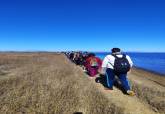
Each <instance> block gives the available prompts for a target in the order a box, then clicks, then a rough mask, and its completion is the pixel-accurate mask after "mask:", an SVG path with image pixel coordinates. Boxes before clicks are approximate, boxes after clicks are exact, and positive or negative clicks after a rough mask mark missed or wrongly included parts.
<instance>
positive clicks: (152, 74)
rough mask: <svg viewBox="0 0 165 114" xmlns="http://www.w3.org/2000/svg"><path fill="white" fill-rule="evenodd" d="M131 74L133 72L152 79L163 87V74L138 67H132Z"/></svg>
mask: <svg viewBox="0 0 165 114" xmlns="http://www.w3.org/2000/svg"><path fill="white" fill-rule="evenodd" d="M131 74H135V75H138V76H139V77H144V78H146V79H149V80H152V81H154V82H155V83H157V84H160V85H162V86H164V87H165V77H164V76H165V75H162V74H159V73H156V72H152V71H149V70H146V69H143V68H138V67H133V68H132V71H131Z"/></svg>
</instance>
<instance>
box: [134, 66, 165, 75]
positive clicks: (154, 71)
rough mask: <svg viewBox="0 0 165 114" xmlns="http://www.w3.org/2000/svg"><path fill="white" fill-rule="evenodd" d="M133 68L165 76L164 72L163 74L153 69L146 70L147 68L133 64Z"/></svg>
mask: <svg viewBox="0 0 165 114" xmlns="http://www.w3.org/2000/svg"><path fill="white" fill-rule="evenodd" d="M133 68H134V69H139V70H143V71H146V72H149V73H152V74H155V75H159V76H161V77H162V76H165V74H163V73H159V72H155V71H152V70H148V69H145V68H141V67H137V66H134V67H133Z"/></svg>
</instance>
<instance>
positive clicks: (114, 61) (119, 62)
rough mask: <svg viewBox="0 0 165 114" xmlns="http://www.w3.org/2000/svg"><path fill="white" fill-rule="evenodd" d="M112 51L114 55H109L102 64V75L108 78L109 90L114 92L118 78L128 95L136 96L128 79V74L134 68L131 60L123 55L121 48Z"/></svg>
mask: <svg viewBox="0 0 165 114" xmlns="http://www.w3.org/2000/svg"><path fill="white" fill-rule="evenodd" d="M111 51H112V53H111V54H109V55H107V56H106V57H105V58H104V60H103V63H102V73H104V74H105V76H106V80H107V86H108V89H109V90H113V85H114V81H115V76H117V77H118V78H119V80H120V82H121V85H122V87H123V89H124V91H125V92H126V93H127V94H128V95H131V96H134V95H135V93H134V92H133V91H132V90H131V88H130V84H129V81H128V78H127V73H128V72H129V71H130V69H131V68H132V66H133V62H132V60H131V58H130V57H129V56H128V55H126V54H123V53H122V52H121V50H120V48H113V49H112V50H111Z"/></svg>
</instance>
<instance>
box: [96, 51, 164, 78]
mask: <svg viewBox="0 0 165 114" xmlns="http://www.w3.org/2000/svg"><path fill="white" fill-rule="evenodd" d="M107 54H109V53H105V52H104V53H96V56H98V57H100V58H101V59H103V58H104V57H105V56H106V55H107ZM127 54H128V55H129V56H130V57H131V58H132V61H133V62H134V66H136V67H139V68H143V69H146V70H150V71H153V72H156V73H160V74H164V75H165V53H127Z"/></svg>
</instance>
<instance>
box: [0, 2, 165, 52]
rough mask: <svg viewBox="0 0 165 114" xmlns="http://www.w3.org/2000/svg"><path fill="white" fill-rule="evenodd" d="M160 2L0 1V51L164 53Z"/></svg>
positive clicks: (164, 24)
mask: <svg viewBox="0 0 165 114" xmlns="http://www.w3.org/2000/svg"><path fill="white" fill-rule="evenodd" d="M164 6H165V1H164V0H1V1H0V50H1V51H7V50H8V51H9V50H14V51H39V50H40V51H42V50H43V51H58V50H59V51H62V50H87V51H109V50H110V49H111V48H112V47H120V48H122V50H124V51H149V52H165V45H164V42H165V7H164Z"/></svg>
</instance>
